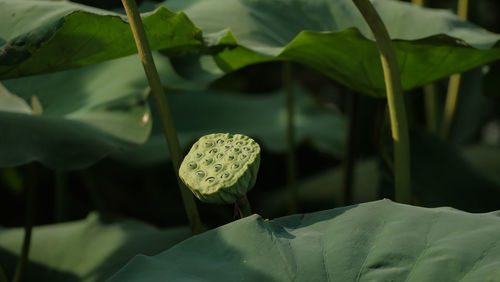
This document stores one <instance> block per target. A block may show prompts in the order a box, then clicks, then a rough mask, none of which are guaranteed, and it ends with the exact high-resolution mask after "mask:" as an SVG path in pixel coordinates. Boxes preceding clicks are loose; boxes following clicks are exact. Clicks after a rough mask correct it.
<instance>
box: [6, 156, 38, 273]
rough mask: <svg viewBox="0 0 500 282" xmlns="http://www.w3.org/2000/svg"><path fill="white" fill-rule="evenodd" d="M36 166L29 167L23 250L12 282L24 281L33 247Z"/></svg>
mask: <svg viewBox="0 0 500 282" xmlns="http://www.w3.org/2000/svg"><path fill="white" fill-rule="evenodd" d="M33 166H34V165H29V166H28V171H29V174H30V181H28V185H26V220H25V224H24V240H23V246H22V248H21V256H20V257H19V260H18V262H17V266H16V270H15V272H14V277H13V278H12V282H19V281H21V279H22V276H23V273H24V269H25V266H26V263H27V262H28V255H29V251H30V245H31V233H32V230H33V222H34V221H35V204H36V182H35V179H36V176H35V173H36V171H35V168H34V167H33Z"/></svg>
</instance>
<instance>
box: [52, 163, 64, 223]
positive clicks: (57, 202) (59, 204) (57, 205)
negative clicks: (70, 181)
mask: <svg viewBox="0 0 500 282" xmlns="http://www.w3.org/2000/svg"><path fill="white" fill-rule="evenodd" d="M65 184H66V181H65V176H64V172H62V171H61V170H56V171H55V172H54V219H55V221H56V222H61V221H63V220H64V215H65V211H66V187H65V186H66V185H65Z"/></svg>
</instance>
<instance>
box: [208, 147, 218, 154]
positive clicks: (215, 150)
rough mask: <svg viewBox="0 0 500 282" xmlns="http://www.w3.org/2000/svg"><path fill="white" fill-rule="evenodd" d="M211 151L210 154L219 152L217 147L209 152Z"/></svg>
mask: <svg viewBox="0 0 500 282" xmlns="http://www.w3.org/2000/svg"><path fill="white" fill-rule="evenodd" d="M209 153H210V154H215V153H217V148H213V149H212V150H210V152H209Z"/></svg>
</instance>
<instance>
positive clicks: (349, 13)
mask: <svg viewBox="0 0 500 282" xmlns="http://www.w3.org/2000/svg"><path fill="white" fill-rule="evenodd" d="M372 2H373V5H374V6H375V8H376V9H377V11H378V12H379V13H380V15H381V17H382V19H383V21H384V23H385V25H386V26H387V28H388V31H389V34H390V36H391V38H392V39H393V40H394V45H395V49H396V53H397V56H398V61H399V65H400V69H401V79H402V84H403V88H404V89H405V90H407V89H411V88H414V87H417V86H421V85H424V84H426V83H429V82H432V81H435V80H437V79H440V78H444V77H447V76H449V75H450V74H453V73H458V72H463V71H465V70H468V69H471V68H474V67H476V66H479V65H482V64H485V63H488V62H492V61H495V60H497V59H499V58H500V44H499V40H500V35H498V34H495V33H491V32H488V31H486V30H484V29H482V28H480V27H478V26H475V25H473V24H471V23H469V22H466V21H464V20H461V19H460V18H458V17H457V16H455V15H453V14H452V13H451V12H450V11H443V10H434V9H426V8H420V7H417V6H414V5H411V4H409V3H404V2H403V1H389V0H383V1H382V0H374V1H372ZM163 5H165V6H166V7H168V8H169V9H171V10H174V11H180V10H182V11H184V12H185V13H186V14H187V16H188V17H189V18H190V19H191V20H192V21H193V22H194V23H195V24H196V25H197V26H199V27H200V28H201V29H202V31H203V34H204V36H205V42H207V44H211V45H216V46H217V45H219V46H227V45H229V46H231V47H230V48H227V49H225V50H224V51H223V52H221V53H218V54H217V59H218V63H219V65H220V66H221V67H223V68H224V69H225V70H226V71H231V70H235V69H239V68H241V67H244V66H247V65H250V64H255V63H260V62H265V61H272V60H291V61H295V62H298V63H301V64H304V65H306V66H309V67H310V68H312V69H315V70H318V71H320V72H321V73H323V74H324V75H326V76H329V77H331V78H333V79H335V80H337V81H338V82H341V83H342V84H344V85H346V86H348V87H350V88H352V89H354V90H357V91H360V92H363V93H367V94H370V95H374V96H379V97H383V96H384V95H385V85H384V80H383V74H382V67H381V64H380V58H379V53H378V50H377V48H376V46H375V42H374V40H373V35H372V34H371V32H370V30H369V28H368V26H367V25H366V23H365V21H364V19H363V18H362V17H361V14H360V13H359V12H358V10H357V9H356V7H355V6H354V4H353V3H352V1H351V0H336V1H327V0H317V1H304V0H275V1H268V0H256V1H243V0H211V1H207V0H168V1H166V2H164V4H163ZM234 45H236V46H237V47H236V48H235V47H234Z"/></svg>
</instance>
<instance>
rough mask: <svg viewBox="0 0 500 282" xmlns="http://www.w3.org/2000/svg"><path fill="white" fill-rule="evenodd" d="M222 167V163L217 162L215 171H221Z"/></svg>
mask: <svg viewBox="0 0 500 282" xmlns="http://www.w3.org/2000/svg"><path fill="white" fill-rule="evenodd" d="M221 168H222V165H221V164H216V165H215V166H214V169H215V171H219V170H220V169H221Z"/></svg>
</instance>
